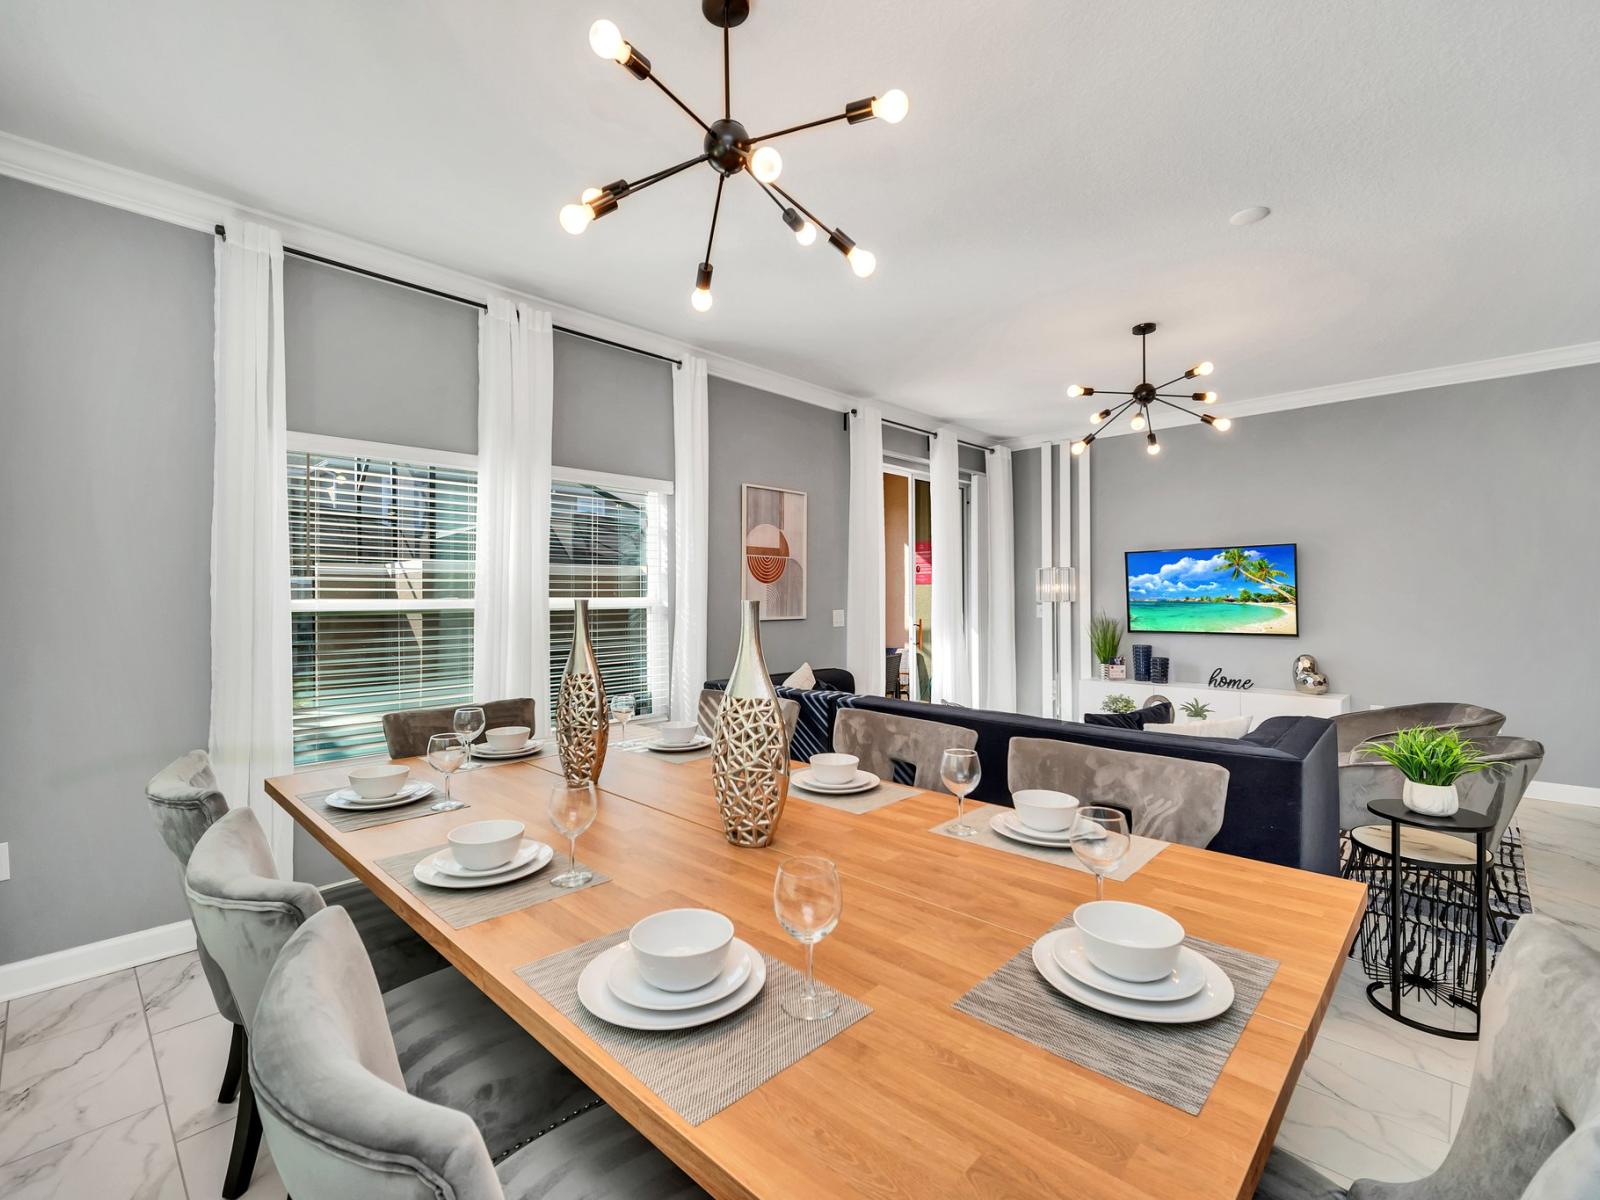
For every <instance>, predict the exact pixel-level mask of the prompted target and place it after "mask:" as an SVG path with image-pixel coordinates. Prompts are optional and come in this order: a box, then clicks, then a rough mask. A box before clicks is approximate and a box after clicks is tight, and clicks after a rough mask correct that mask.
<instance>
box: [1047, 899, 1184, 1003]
mask: <svg viewBox="0 0 1600 1200" xmlns="http://www.w3.org/2000/svg"><path fill="white" fill-rule="evenodd" d="M1072 920H1073V922H1074V924H1076V925H1077V927H1078V931H1079V933H1081V934H1082V935H1083V952H1084V953H1085V954H1087V955H1088V956H1089V961H1090V962H1091V963H1093V964H1094V965H1095V966H1097V967H1099V968H1100V969H1101V970H1102V971H1104V972H1105V973H1106V974H1107V975H1115V976H1116V977H1117V978H1118V979H1126V980H1128V981H1129V982H1130V983H1151V982H1153V981H1154V980H1157V979H1162V978H1165V977H1166V976H1167V975H1169V974H1171V973H1172V969H1173V968H1174V967H1176V966H1177V965H1178V951H1179V949H1180V948H1182V946H1183V926H1182V925H1180V924H1178V922H1176V921H1174V920H1173V919H1172V918H1171V917H1169V916H1167V914H1166V913H1164V912H1158V911H1157V910H1156V909H1153V908H1149V907H1147V906H1145V905H1143V904H1129V903H1127V902H1126V901H1123V900H1095V901H1091V902H1090V903H1088V904H1080V905H1078V908H1077V910H1076V911H1075V912H1074V913H1073V914H1072Z"/></svg>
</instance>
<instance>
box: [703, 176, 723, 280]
mask: <svg viewBox="0 0 1600 1200" xmlns="http://www.w3.org/2000/svg"><path fill="white" fill-rule="evenodd" d="M727 182H728V177H727V176H726V175H718V176H717V198H716V200H715V201H714V202H713V203H712V205H711V232H710V233H708V234H706V256H705V257H704V258H702V259H701V260H700V261H701V262H710V261H711V243H712V242H713V241H715V240H716V236H717V215H718V214H719V213H721V212H722V185H723V184H725V183H727Z"/></svg>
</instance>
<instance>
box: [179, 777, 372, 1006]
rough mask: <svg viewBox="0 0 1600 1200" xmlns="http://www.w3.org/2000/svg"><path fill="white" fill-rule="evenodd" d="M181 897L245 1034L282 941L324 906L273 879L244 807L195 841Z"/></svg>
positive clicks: (298, 886)
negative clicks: (218, 970) (224, 982)
mask: <svg viewBox="0 0 1600 1200" xmlns="http://www.w3.org/2000/svg"><path fill="white" fill-rule="evenodd" d="M185 892H186V893H187V895H188V897H189V913H190V915H191V916H192V917H193V918H194V927H195V929H196V930H197V931H198V932H199V934H200V941H201V943H202V944H203V945H204V946H205V948H206V949H207V950H208V951H210V953H211V957H212V958H214V959H216V961H217V964H218V965H219V966H220V967H221V968H222V973H223V974H224V975H225V976H227V979H228V988H229V990H230V991H232V993H233V996H234V999H235V1001H236V1002H237V1003H238V1006H239V1013H240V1016H241V1017H242V1018H243V1021H244V1026H245V1028H246V1029H247V1030H251V1032H252V1033H253V1032H254V1020H255V1011H256V1006H257V1004H259V1003H260V1000H261V990H262V988H263V987H265V986H266V982H267V975H268V974H269V973H270V972H271V970H272V965H273V963H275V962H276V961H277V959H278V955H279V953H280V952H281V951H282V950H283V947H284V944H285V943H286V942H288V940H289V937H290V935H291V934H293V933H294V931H295V930H296V929H298V928H300V926H301V925H302V924H304V922H305V921H306V919H307V918H308V917H311V916H313V915H315V914H316V913H318V912H321V911H322V910H323V908H324V907H326V906H325V904H324V902H323V899H322V893H321V892H319V891H317V889H316V888H314V887H313V886H312V885H311V884H309V883H299V882H296V881H294V880H285V879H279V878H278V876H277V873H276V871H275V870H274V868H273V864H272V850H271V848H270V847H269V846H268V845H267V838H266V835H265V834H264V833H262V831H261V823H260V822H259V821H257V820H256V815H255V813H253V812H251V811H250V810H249V809H248V808H236V809H234V810H233V811H232V812H229V813H227V814H226V815H225V816H224V817H223V818H222V819H221V820H220V821H218V822H217V823H216V824H215V825H213V826H212V827H211V828H210V829H208V830H206V832H205V833H204V835H202V836H201V838H200V840H199V841H198V842H197V843H196V844H195V848H194V853H193V854H191V855H190V856H189V871H188V874H187V876H186V877H185ZM369 969H370V968H369Z"/></svg>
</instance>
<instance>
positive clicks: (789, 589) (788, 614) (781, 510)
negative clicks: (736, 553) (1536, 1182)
mask: <svg viewBox="0 0 1600 1200" xmlns="http://www.w3.org/2000/svg"><path fill="white" fill-rule="evenodd" d="M741 507H742V518H741V520H740V522H739V528H740V529H741V530H742V531H743V532H742V536H743V539H744V546H743V550H744V553H743V554H742V556H741V558H742V561H743V564H744V565H743V566H742V568H741V574H742V577H743V579H744V587H743V596H744V598H745V599H746V600H756V601H759V602H760V606H761V607H760V613H761V619H762V620H763V621H803V620H805V617H806V494H805V493H804V492H791V491H790V490H789V489H788V488H780V487H769V486H768V485H766V484H762V483H747V484H745V485H744V494H743V503H742V506H741Z"/></svg>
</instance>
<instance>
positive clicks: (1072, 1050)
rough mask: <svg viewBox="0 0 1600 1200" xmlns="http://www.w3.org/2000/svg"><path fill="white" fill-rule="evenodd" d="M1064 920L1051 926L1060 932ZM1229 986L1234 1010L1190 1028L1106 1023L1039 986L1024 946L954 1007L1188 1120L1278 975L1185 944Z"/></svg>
mask: <svg viewBox="0 0 1600 1200" xmlns="http://www.w3.org/2000/svg"><path fill="white" fill-rule="evenodd" d="M1071 924H1072V918H1070V917H1068V918H1067V919H1066V920H1063V921H1061V922H1060V923H1059V924H1057V925H1056V926H1055V928H1056V929H1065V928H1066V927H1067V926H1069V925H1071ZM1184 944H1185V945H1186V946H1189V947H1191V948H1192V949H1195V950H1198V951H1199V952H1200V953H1202V954H1204V955H1206V956H1207V957H1208V958H1210V959H1211V960H1212V961H1213V962H1215V963H1216V964H1217V965H1218V966H1219V967H1221V968H1222V969H1223V970H1224V971H1225V972H1227V975H1228V978H1229V979H1231V980H1233V990H1234V1000H1233V1007H1231V1008H1230V1009H1228V1011H1227V1012H1225V1013H1223V1014H1222V1015H1221V1016H1220V1017H1213V1018H1212V1019H1211V1020H1209V1021H1200V1022H1198V1023H1196V1024H1193V1025H1149V1024H1143V1023H1141V1022H1138V1021H1129V1020H1125V1019H1123V1018H1121V1017H1111V1016H1107V1015H1106V1014H1104V1013H1099V1012H1095V1011H1094V1010H1093V1009H1091V1008H1088V1007H1086V1006H1084V1005H1082V1004H1079V1003H1078V1002H1077V1001H1075V1000H1069V999H1067V998H1066V997H1065V996H1063V995H1062V994H1061V993H1060V992H1058V991H1056V990H1055V988H1053V987H1051V986H1050V985H1049V984H1048V983H1046V982H1045V980H1044V977H1043V976H1041V975H1040V974H1039V969H1038V968H1037V967H1035V966H1034V965H1033V948H1032V947H1031V946H1029V947H1027V948H1026V949H1024V950H1023V951H1021V953H1019V954H1017V955H1016V956H1015V957H1014V958H1012V959H1011V960H1010V961H1009V962H1008V963H1006V964H1005V966H1003V967H1001V968H1000V969H999V970H998V971H996V972H994V974H992V975H990V976H989V977H988V978H987V979H985V980H984V981H983V982H982V983H980V984H978V986H977V987H975V988H973V989H972V990H971V991H970V992H968V993H967V994H966V995H965V996H962V997H961V999H959V1000H957V1001H956V1003H955V1007H956V1008H957V1009H959V1010H960V1011H961V1012H964V1013H966V1014H967V1015H968V1016H971V1017H976V1018H977V1019H978V1020H980V1021H982V1022H984V1023H985V1024H987V1025H993V1026H994V1027H995V1028H996V1029H1003V1030H1004V1031H1005V1032H1007V1033H1009V1034H1012V1035H1013V1036H1015V1037H1019V1038H1021V1039H1022V1040H1023V1041H1025V1042H1031V1043H1032V1044H1033V1045H1035V1046H1038V1047H1040V1048H1041V1049H1044V1050H1048V1051H1050V1053H1051V1054H1054V1055H1057V1056H1059V1057H1061V1058H1064V1059H1067V1060H1068V1061H1069V1062H1075V1063H1077V1064H1078V1065H1079V1066H1080V1067H1087V1068H1088V1069H1089V1070H1091V1071H1095V1072H1098V1073H1099V1074H1101V1075H1105V1076H1107V1077H1108V1078H1111V1079H1115V1080H1116V1081H1117V1082H1118V1083H1123V1084H1126V1085H1127V1086H1128V1087H1131V1088H1133V1089H1134V1091H1137V1092H1143V1093H1144V1094H1145V1095H1146V1096H1150V1097H1152V1098H1154V1099H1156V1100H1160V1101H1161V1102H1162V1103H1163V1104H1170V1105H1172V1106H1173V1107H1174V1108H1181V1109H1182V1110H1183V1111H1184V1112H1186V1113H1189V1114H1190V1115H1194V1114H1196V1113H1198V1112H1199V1111H1200V1109H1201V1108H1202V1107H1203V1106H1204V1105H1205V1102H1206V1098H1207V1097H1208V1096H1210V1095H1211V1089H1212V1087H1214V1086H1215V1085H1216V1082H1217V1076H1218V1075H1220V1074H1221V1073H1222V1067H1223V1064H1225V1063H1226V1062H1227V1061H1228V1056H1229V1055H1230V1054H1232V1053H1233V1048H1234V1046H1235V1045H1237V1044H1238V1041H1239V1034H1240V1033H1241V1032H1243V1030H1244V1026H1245V1022H1247V1021H1248V1020H1249V1019H1250V1014H1251V1013H1253V1012H1255V1009H1256V1005H1257V1004H1259V1003H1260V1002H1261V995H1262V993H1263V992H1265V991H1266V990H1267V984H1269V983H1271V982H1272V976H1273V975H1274V974H1275V973H1276V972H1277V970H1278V963H1277V960H1276V959H1271V958H1262V957H1261V956H1260V955H1257V954H1251V953H1249V952H1247V951H1244V950H1238V949H1235V948H1234V947H1232V946H1222V945H1218V944H1217V943H1216V942H1208V941H1205V940H1203V939H1201V938H1194V937H1192V938H1186V939H1185V940H1184Z"/></svg>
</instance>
